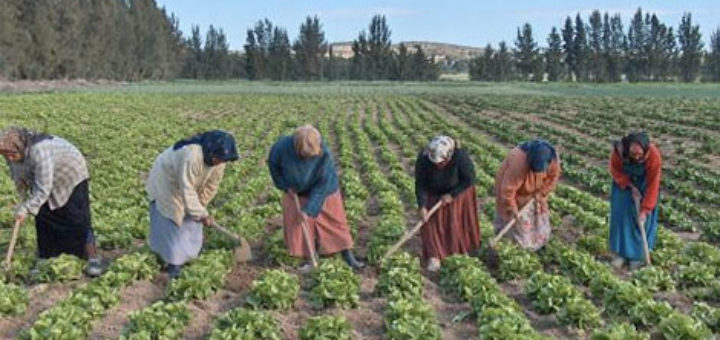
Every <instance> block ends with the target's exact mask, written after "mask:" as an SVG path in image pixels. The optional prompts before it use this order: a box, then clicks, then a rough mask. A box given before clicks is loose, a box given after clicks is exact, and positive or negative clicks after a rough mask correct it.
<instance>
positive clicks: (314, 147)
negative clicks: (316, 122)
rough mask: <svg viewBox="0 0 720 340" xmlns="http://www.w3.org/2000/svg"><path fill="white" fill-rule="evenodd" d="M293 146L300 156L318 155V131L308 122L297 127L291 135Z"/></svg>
mask: <svg viewBox="0 0 720 340" xmlns="http://www.w3.org/2000/svg"><path fill="white" fill-rule="evenodd" d="M293 146H294V147H295V152H297V154H298V156H300V157H301V158H311V157H316V156H320V154H322V136H321V135H320V131H318V130H317V129H316V128H315V127H314V126H312V125H310V124H307V125H303V126H301V127H298V128H297V129H296V130H295V134H294V135H293Z"/></svg>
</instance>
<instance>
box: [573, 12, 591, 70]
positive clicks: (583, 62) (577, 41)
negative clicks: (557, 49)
mask: <svg viewBox="0 0 720 340" xmlns="http://www.w3.org/2000/svg"><path fill="white" fill-rule="evenodd" d="M573 51H574V53H575V58H576V70H577V74H578V79H580V80H581V81H587V79H588V72H589V67H590V65H589V64H590V53H589V47H588V41H587V31H586V29H585V23H584V22H583V20H582V18H581V17H580V14H579V13H578V15H577V16H576V17H575V36H574V38H573Z"/></svg>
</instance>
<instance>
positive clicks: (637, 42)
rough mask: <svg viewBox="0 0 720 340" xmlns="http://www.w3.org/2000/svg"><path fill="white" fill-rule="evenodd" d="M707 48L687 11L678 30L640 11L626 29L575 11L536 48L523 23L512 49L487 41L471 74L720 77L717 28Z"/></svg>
mask: <svg viewBox="0 0 720 340" xmlns="http://www.w3.org/2000/svg"><path fill="white" fill-rule="evenodd" d="M709 42H710V44H709V50H706V49H705V45H704V43H703V41H702V34H701V33H700V27H699V26H698V25H696V24H694V23H693V21H692V15H691V14H690V13H685V14H684V15H683V16H682V19H681V20H680V23H679V25H678V27H677V30H675V29H674V27H672V26H670V25H667V24H665V23H663V22H661V21H660V20H659V19H658V17H657V15H656V14H654V13H652V14H650V13H643V11H642V9H640V8H639V9H638V10H637V12H636V13H635V15H634V16H633V18H632V20H631V21H630V25H629V27H628V28H627V30H625V28H624V27H623V21H622V18H621V16H620V15H619V14H615V15H610V14H609V13H607V12H606V13H604V14H601V13H600V11H598V10H596V11H593V12H592V14H590V16H589V17H588V18H587V19H586V21H585V20H583V18H582V17H581V16H580V14H577V15H576V16H575V18H574V20H573V18H571V17H569V16H568V17H567V18H566V19H565V22H564V24H563V25H562V27H561V28H560V29H558V28H557V27H553V28H552V29H551V30H550V33H549V34H548V36H547V47H544V48H540V47H539V45H538V42H537V41H536V40H535V38H534V36H533V30H532V26H531V25H530V24H529V23H526V24H525V25H523V26H522V27H521V28H518V30H517V37H516V39H515V42H514V46H513V47H509V46H508V45H507V43H505V42H504V41H503V42H500V43H499V44H498V46H497V47H496V48H495V47H493V46H492V45H490V44H488V45H487V46H486V47H485V49H484V53H483V54H482V55H481V56H478V57H476V58H474V59H473V60H472V61H471V62H470V67H469V72H470V78H471V79H473V80H483V81H509V80H520V81H545V80H547V81H580V82H598V83H603V82H619V81H623V80H627V81H630V82H639V81H683V82H693V81H697V80H702V81H712V82H718V81H720V28H718V29H716V30H715V31H714V32H713V33H712V34H711V36H710V41H709Z"/></svg>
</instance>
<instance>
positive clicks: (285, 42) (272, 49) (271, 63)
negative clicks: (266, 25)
mask: <svg viewBox="0 0 720 340" xmlns="http://www.w3.org/2000/svg"><path fill="white" fill-rule="evenodd" d="M290 50H291V46H290V38H288V34H287V31H286V30H285V29H284V28H280V27H275V28H274V29H273V32H272V35H271V37H270V45H269V46H268V69H269V72H268V73H269V76H270V78H271V79H273V80H290V79H291V75H292V58H291V56H290Z"/></svg>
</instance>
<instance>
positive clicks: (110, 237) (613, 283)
mask: <svg viewBox="0 0 720 340" xmlns="http://www.w3.org/2000/svg"><path fill="white" fill-rule="evenodd" d="M304 123H312V124H315V125H316V126H317V127H318V128H319V129H320V130H321V132H322V133H323V135H324V137H325V138H326V140H327V141H328V142H329V144H330V145H331V146H332V149H333V153H334V156H335V160H336V165H337V167H338V170H339V173H340V180H341V186H342V192H343V196H344V199H345V207H346V210H347V212H348V217H349V219H350V221H351V227H352V232H353V234H354V235H355V240H356V248H357V252H358V253H359V254H360V257H361V258H363V259H366V260H367V261H368V262H370V263H371V264H372V265H373V266H372V268H368V269H366V270H364V271H363V272H360V273H352V272H349V271H346V270H344V266H342V265H339V264H338V263H337V262H335V261H334V260H333V259H325V260H323V264H322V266H321V267H320V269H318V270H317V271H316V272H314V274H310V275H301V274H299V273H298V272H297V270H296V264H297V262H296V261H293V259H291V258H289V257H288V256H287V254H286V253H285V251H284V247H283V245H282V232H281V228H282V226H281V223H282V222H281V221H282V220H281V218H280V216H281V210H280V203H279V202H280V198H281V196H280V192H278V191H277V190H274V188H273V187H272V183H271V180H270V177H269V174H268V172H267V170H266V168H265V162H264V160H265V157H266V156H267V152H268V150H269V147H270V145H271V144H272V143H273V142H274V141H275V140H276V138H278V137H279V136H281V135H283V134H287V133H290V132H291V131H292V129H293V128H294V127H295V126H297V125H300V124H304ZM9 125H23V126H28V127H32V128H36V129H41V130H44V131H47V132H49V133H52V134H57V135H61V136H63V137H65V138H67V139H69V140H70V141H72V142H74V143H75V144H76V145H78V146H79V147H80V149H81V150H82V151H83V152H84V154H85V155H86V157H87V159H88V162H89V166H90V172H91V176H92V181H91V197H92V209H93V224H94V228H95V232H96V235H97V238H98V241H99V243H100V246H101V247H102V249H103V254H104V257H105V259H106V260H107V261H106V262H107V263H108V265H109V269H108V272H107V273H106V274H104V275H103V276H102V277H101V278H99V279H96V280H92V281H91V280H89V279H87V278H84V277H82V275H81V274H80V271H79V269H80V267H79V266H81V265H82V264H81V263H78V262H77V261H76V260H75V259H72V258H70V259H67V258H62V259H59V260H57V261H54V262H53V263H50V264H44V265H42V266H41V268H39V269H40V273H39V274H37V273H35V274H33V275H31V273H30V271H31V269H32V268H34V267H35V262H36V261H35V259H34V251H35V249H34V248H35V238H34V237H35V236H34V228H33V227H32V224H31V223H29V222H28V223H26V226H25V227H24V228H23V230H22V233H21V237H20V241H19V246H18V249H17V254H16V256H15V257H14V260H13V268H12V272H13V274H14V278H13V279H12V280H10V282H7V283H5V284H2V285H0V314H2V315H4V317H3V318H2V319H0V337H2V338H13V337H21V338H26V339H79V338H89V339H107V338H113V339H114V338H118V337H123V338H124V339H151V338H158V337H159V338H167V339H175V338H184V339H204V338H211V339H236V338H241V336H245V337H246V338H248V339H251V338H268V339H273V338H278V339H297V338H299V337H302V338H308V339H313V334H318V333H322V334H326V335H327V334H331V333H332V334H337V335H338V336H342V335H351V336H352V337H353V338H356V339H384V338H391V339H433V338H442V339H469V338H479V339H509V338H517V339H534V338H536V339H541V338H560V339H590V338H592V336H593V335H595V336H597V337H596V338H597V339H621V338H624V339H636V338H637V339H649V337H650V336H651V335H652V336H655V337H657V338H664V339H712V337H713V335H712V334H713V332H715V335H717V334H718V332H719V331H720V309H718V307H720V281H719V278H720V249H718V245H719V244H720V212H718V209H717V208H718V202H720V86H719V85H710V84H691V85H678V84H617V85H587V84H583V85H573V84H520V83H518V84H515V83H503V84H492V83H468V82H452V81H449V82H436V83H389V82H388V83H383V82H379V83H273V82H260V83H251V82H192V81H176V82H170V83H140V84H129V85H108V86H96V87H88V88H77V89H73V90H68V91H60V92H53V93H33V94H7V95H2V96H0V127H6V126H9ZM213 128H222V129H227V130H230V131H232V132H234V134H235V136H236V137H237V140H238V149H239V151H240V152H241V153H242V154H243V155H244V158H243V159H242V160H241V161H240V162H238V163H235V164H231V165H230V166H229V167H228V168H227V171H226V174H225V178H224V180H223V183H222V185H221V188H220V192H219V193H218V196H217V197H216V199H215V200H214V201H213V203H212V204H211V207H210V211H211V213H212V214H214V215H215V216H216V219H217V220H218V222H219V223H220V224H222V225H225V226H227V227H229V228H231V229H233V230H234V231H236V232H238V233H240V234H242V235H244V236H246V237H248V238H249V239H250V240H251V242H252V243H253V246H254V252H255V253H256V254H258V255H259V258H258V259H257V260H256V261H254V262H252V263H249V264H235V263H233V261H232V251H231V249H232V248H231V247H232V244H231V243H229V242H228V241H227V240H225V239H223V238H222V236H219V235H216V234H214V233H212V232H211V231H209V232H208V233H207V234H206V245H205V247H204V251H203V253H202V255H201V256H200V258H199V259H198V260H197V261H195V262H193V263H192V264H191V265H189V266H188V267H187V268H186V270H185V271H184V272H183V273H184V274H183V276H181V277H180V278H179V279H177V280H174V281H172V282H168V280H167V275H166V274H163V273H160V271H159V264H158V263H157V260H156V259H155V257H154V256H151V255H150V254H149V252H148V250H147V249H145V248H144V247H143V245H144V239H145V237H146V236H147V233H148V229H149V225H148V223H149V218H148V212H147V209H148V200H147V198H146V195H145V192H144V186H143V179H144V178H145V176H146V174H147V172H148V171H149V169H150V165H151V164H152V161H153V160H154V157H155V156H156V155H157V154H158V153H159V152H160V151H162V150H163V149H164V148H166V147H167V146H169V145H171V144H172V143H173V142H175V141H177V140H178V139H180V138H184V137H186V136H188V135H191V134H194V133H196V132H199V131H202V130H207V129H213ZM633 129H645V130H647V131H648V132H649V133H650V134H651V136H652V137H653V139H654V141H655V142H656V143H657V144H658V145H659V146H660V149H661V150H662V152H663V158H664V161H665V163H664V167H663V182H662V200H661V213H660V214H661V216H660V219H661V224H662V227H661V231H660V233H659V237H658V245H657V247H656V249H655V251H654V252H653V263H654V264H655V266H654V267H653V268H651V269H645V270H642V271H639V272H637V273H629V272H628V271H627V270H614V269H611V267H609V266H608V262H609V260H610V256H609V255H610V254H609V253H608V249H607V234H608V225H607V216H608V209H609V207H608V203H607V200H606V198H607V194H608V191H609V188H610V177H609V174H608V172H607V159H608V157H609V153H610V142H611V141H612V140H613V139H616V138H618V137H619V136H621V135H623V134H625V133H627V132H628V131H630V130H633ZM441 133H442V134H449V135H452V136H454V137H456V138H458V139H459V140H460V141H461V143H462V145H463V147H465V148H466V149H467V150H468V151H469V152H470V153H471V155H472V157H473V159H474V161H475V163H476V170H477V179H478V181H477V187H478V190H477V192H478V196H479V201H480V205H481V206H479V207H478V209H479V212H480V215H481V218H482V222H481V228H482V233H483V245H484V246H486V243H487V242H486V241H487V240H488V239H489V238H490V236H491V235H492V233H493V231H492V227H491V225H490V221H491V220H492V216H491V214H492V213H493V211H494V206H493V205H494V200H493V197H492V196H491V195H492V186H493V179H494V175H495V172H496V170H497V168H498V166H499V164H500V162H501V161H502V159H503V158H504V156H505V154H506V153H507V152H508V151H509V150H510V148H511V147H513V146H514V145H517V144H518V143H520V142H521V141H524V140H527V139H531V138H537V137H542V138H546V139H549V140H551V141H552V142H554V143H555V144H556V145H557V146H558V148H559V150H560V154H561V158H562V160H563V168H564V169H563V179H562V183H561V185H560V186H559V188H558V190H557V191H556V192H555V193H554V195H553V196H552V198H551V202H550V203H551V210H552V222H553V226H554V231H553V235H554V240H553V242H552V243H551V244H550V245H549V246H548V247H547V249H545V251H543V252H541V253H538V254H535V253H528V252H525V251H522V250H520V249H518V248H517V247H515V246H514V245H512V244H510V243H501V244H500V245H499V246H498V255H499V256H498V263H497V264H498V265H497V268H495V267H494V266H493V267H492V268H491V267H490V266H486V263H485V260H486V257H485V256H480V257H479V258H470V257H456V258H451V259H448V260H447V261H446V262H445V263H444V268H446V269H445V270H443V271H441V272H440V274H437V275H436V274H431V273H427V272H425V271H424V270H422V266H421V265H420V263H419V256H420V241H419V239H414V240H412V241H411V242H410V243H409V244H408V245H407V246H406V247H405V251H406V252H404V253H401V254H399V255H398V256H397V257H395V258H394V259H393V260H392V261H390V262H387V263H384V264H382V265H381V264H380V263H377V262H378V261H377V260H378V257H379V256H380V255H381V254H382V253H383V252H384V250H385V249H386V248H387V247H388V246H389V245H390V244H392V243H393V242H394V241H395V240H397V239H398V238H399V236H400V235H401V234H402V233H403V231H404V230H405V229H406V228H407V227H409V226H411V225H413V224H414V223H415V222H417V216H416V215H415V211H416V209H415V206H414V186H413V175H412V174H413V166H414V161H415V157H416V155H417V153H418V151H419V150H420V149H421V148H422V147H423V146H424V145H425V143H426V142H427V141H428V140H429V139H430V138H431V137H432V136H434V135H437V134H441ZM0 201H1V202H2V204H0V234H2V235H0V250H2V251H4V250H5V249H6V248H7V243H8V239H9V234H10V230H9V229H10V228H11V221H12V208H13V206H14V204H15V203H16V202H17V198H16V196H15V195H14V186H13V184H12V182H11V180H10V178H9V176H8V175H7V173H5V174H0ZM63 268H70V269H68V270H65V269H63ZM247 301H250V302H251V303H246V302H247ZM253 310H254V311H253ZM330 315H333V316H335V317H329V316H330ZM261 334H262V335H261ZM512 334H515V337H512ZM603 336H604V337H603ZM338 338H342V337H338Z"/></svg>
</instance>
